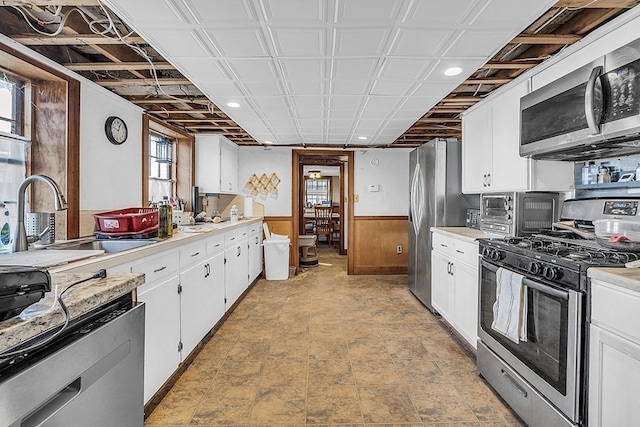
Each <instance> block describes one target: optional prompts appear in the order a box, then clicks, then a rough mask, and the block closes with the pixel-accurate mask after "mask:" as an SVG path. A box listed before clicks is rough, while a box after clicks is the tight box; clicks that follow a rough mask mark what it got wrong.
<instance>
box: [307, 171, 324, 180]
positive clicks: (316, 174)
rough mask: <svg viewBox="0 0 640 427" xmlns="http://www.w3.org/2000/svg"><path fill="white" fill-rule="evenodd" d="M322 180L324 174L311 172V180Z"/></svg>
mask: <svg viewBox="0 0 640 427" xmlns="http://www.w3.org/2000/svg"><path fill="white" fill-rule="evenodd" d="M320 178H322V174H321V173H320V171H309V179H320Z"/></svg>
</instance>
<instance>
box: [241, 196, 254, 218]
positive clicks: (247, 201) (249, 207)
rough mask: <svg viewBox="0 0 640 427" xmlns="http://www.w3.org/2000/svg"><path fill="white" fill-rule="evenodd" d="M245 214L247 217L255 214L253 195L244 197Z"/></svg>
mask: <svg viewBox="0 0 640 427" xmlns="http://www.w3.org/2000/svg"><path fill="white" fill-rule="evenodd" d="M243 215H244V217H245V218H251V217H252V216H253V198H251V197H245V198H244V211H243Z"/></svg>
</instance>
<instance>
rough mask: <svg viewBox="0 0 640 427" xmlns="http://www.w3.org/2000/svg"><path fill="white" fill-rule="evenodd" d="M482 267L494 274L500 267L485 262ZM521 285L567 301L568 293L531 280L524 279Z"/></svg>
mask: <svg viewBox="0 0 640 427" xmlns="http://www.w3.org/2000/svg"><path fill="white" fill-rule="evenodd" d="M482 266H483V267H484V268H486V269H487V270H490V271H492V272H494V273H495V272H496V271H498V268H500V267H497V266H495V265H493V264H490V263H488V262H486V261H485V260H482ZM503 268H504V267H503ZM507 270H508V269H507ZM522 284H523V285H525V286H526V287H528V288H531V289H535V290H537V291H540V292H542V293H544V294H547V295H552V296H554V297H556V298H560V299H561V300H564V301H568V300H569V292H568V291H561V290H559V289H556V288H552V287H551V286H547V285H543V284H542V283H539V282H534V281H533V280H531V279H528V278H526V277H525V278H524V280H522Z"/></svg>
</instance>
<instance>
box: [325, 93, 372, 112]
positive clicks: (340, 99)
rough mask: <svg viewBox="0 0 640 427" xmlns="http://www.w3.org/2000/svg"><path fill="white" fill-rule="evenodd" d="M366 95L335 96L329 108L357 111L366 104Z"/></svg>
mask: <svg viewBox="0 0 640 427" xmlns="http://www.w3.org/2000/svg"><path fill="white" fill-rule="evenodd" d="M364 101H365V97H364V96H333V97H331V100H330V103H329V108H330V109H331V110H349V111H357V110H358V109H359V108H361V107H362V106H363V104H364Z"/></svg>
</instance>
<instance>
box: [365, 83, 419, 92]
mask: <svg viewBox="0 0 640 427" xmlns="http://www.w3.org/2000/svg"><path fill="white" fill-rule="evenodd" d="M415 86H417V83H415V82H401V81H394V80H378V81H376V84H375V86H374V87H373V90H372V91H371V94H372V95H396V96H405V95H408V94H409V92H411V90H412V89H413V88H414V87H415Z"/></svg>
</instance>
